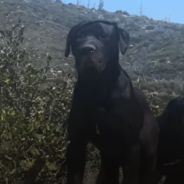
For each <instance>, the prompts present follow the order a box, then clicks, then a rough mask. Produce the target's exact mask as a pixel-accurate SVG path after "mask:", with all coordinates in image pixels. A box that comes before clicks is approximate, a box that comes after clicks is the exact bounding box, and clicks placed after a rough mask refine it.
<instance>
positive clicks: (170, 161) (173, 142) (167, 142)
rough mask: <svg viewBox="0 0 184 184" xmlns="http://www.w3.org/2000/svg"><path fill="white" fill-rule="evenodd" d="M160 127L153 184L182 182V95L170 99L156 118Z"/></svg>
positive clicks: (183, 147)
mask: <svg viewBox="0 0 184 184" xmlns="http://www.w3.org/2000/svg"><path fill="white" fill-rule="evenodd" d="M157 120H158V124H159V127H160V136H159V143H158V163H157V173H156V176H155V178H154V182H153V183H154V184H158V183H159V181H160V179H161V178H162V176H163V175H165V176H166V181H165V184H176V183H184V97H177V98H175V99H173V100H171V101H170V102H169V103H168V105H167V107H166V108H165V109H164V112H163V113H162V114H161V115H160V116H159V117H158V118H157Z"/></svg>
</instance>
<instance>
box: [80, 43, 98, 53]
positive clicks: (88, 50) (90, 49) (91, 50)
mask: <svg viewBox="0 0 184 184" xmlns="http://www.w3.org/2000/svg"><path fill="white" fill-rule="evenodd" d="M95 50H96V49H95V47H94V46H93V45H85V46H84V47H82V49H81V51H82V53H83V54H92V53H94V52H95Z"/></svg>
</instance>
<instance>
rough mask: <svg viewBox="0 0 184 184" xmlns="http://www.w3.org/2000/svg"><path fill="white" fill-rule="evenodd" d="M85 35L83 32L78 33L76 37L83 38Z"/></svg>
mask: <svg viewBox="0 0 184 184" xmlns="http://www.w3.org/2000/svg"><path fill="white" fill-rule="evenodd" d="M83 36H84V34H82V33H81V32H79V33H77V34H76V36H75V38H76V39H79V38H82V37H83Z"/></svg>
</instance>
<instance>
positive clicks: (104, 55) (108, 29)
mask: <svg viewBox="0 0 184 184" xmlns="http://www.w3.org/2000/svg"><path fill="white" fill-rule="evenodd" d="M128 44H129V34H128V33H127V32H126V31H125V30H123V29H121V28H119V27H118V26H117V24H116V23H112V22H108V21H100V20H97V21H86V22H81V23H79V24H77V25H75V26H74V27H72V28H71V30H70V32H69V33H68V36H67V43H66V50H65V57H68V55H69V54H70V48H71V49H72V54H73V55H74V57H75V61H76V63H75V64H76V69H77V71H78V72H79V73H81V72H83V71H88V69H93V70H95V71H98V72H101V71H103V70H104V69H105V68H106V67H107V66H109V67H111V66H113V65H114V64H117V63H118V57H119V48H120V50H121V53H122V54H125V52H126V50H127V47H128ZM113 62H114V63H113Z"/></svg>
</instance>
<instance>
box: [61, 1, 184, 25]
mask: <svg viewBox="0 0 184 184" xmlns="http://www.w3.org/2000/svg"><path fill="white" fill-rule="evenodd" d="M63 2H64V3H74V4H76V2H77V0H63ZM80 2H81V5H85V6H87V4H88V0H80ZM98 4H99V0H90V5H91V7H93V6H94V5H96V8H97V7H98ZM140 7H141V0H104V9H105V10H107V11H110V12H114V11H116V10H122V11H127V12H128V13H130V14H131V15H140V9H141V8H140ZM142 14H143V15H146V16H147V17H149V18H153V19H155V20H165V19H169V20H170V21H171V22H177V23H182V24H184V0H142Z"/></svg>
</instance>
